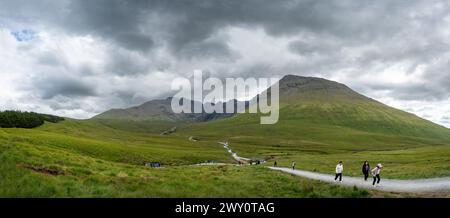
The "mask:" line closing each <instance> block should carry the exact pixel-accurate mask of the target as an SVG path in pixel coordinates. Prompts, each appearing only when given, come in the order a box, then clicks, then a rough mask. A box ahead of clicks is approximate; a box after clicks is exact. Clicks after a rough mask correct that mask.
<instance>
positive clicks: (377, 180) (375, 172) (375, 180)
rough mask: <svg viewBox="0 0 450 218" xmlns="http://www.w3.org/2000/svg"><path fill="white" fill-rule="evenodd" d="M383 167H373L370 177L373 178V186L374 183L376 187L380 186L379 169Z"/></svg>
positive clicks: (378, 165)
mask: <svg viewBox="0 0 450 218" xmlns="http://www.w3.org/2000/svg"><path fill="white" fill-rule="evenodd" d="M382 167H383V166H382V165H381V164H380V163H379V164H377V167H375V168H373V170H372V176H373V184H372V185H373V186H375V183H376V184H377V185H378V184H380V180H381V178H380V173H381V168H382Z"/></svg>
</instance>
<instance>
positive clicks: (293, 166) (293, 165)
mask: <svg viewBox="0 0 450 218" xmlns="http://www.w3.org/2000/svg"><path fill="white" fill-rule="evenodd" d="M292 170H295V162H292Z"/></svg>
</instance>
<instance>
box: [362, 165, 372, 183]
mask: <svg viewBox="0 0 450 218" xmlns="http://www.w3.org/2000/svg"><path fill="white" fill-rule="evenodd" d="M369 172H370V164H369V161H367V160H366V161H365V162H364V164H363V166H362V173H363V175H364V181H367V178H369Z"/></svg>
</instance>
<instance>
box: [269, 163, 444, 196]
mask: <svg viewBox="0 0 450 218" xmlns="http://www.w3.org/2000/svg"><path fill="white" fill-rule="evenodd" d="M269 168H270V169H272V170H279V171H282V172H286V173H290V174H294V175H297V176H301V177H305V178H309V179H314V180H319V181H322V182H328V183H335V181H334V175H327V174H322V173H315V172H309V171H303V170H292V169H289V168H281V167H269ZM381 176H383V174H381ZM336 184H339V185H344V186H356V187H358V188H366V189H376V190H380V191H388V192H409V193H421V192H441V191H450V177H443V178H432V179H415V180H397V179H384V178H383V177H382V178H381V182H380V185H379V186H377V187H373V186H372V177H369V179H368V181H364V179H363V178H362V176H361V177H348V176H343V177H342V183H339V182H337V183H336Z"/></svg>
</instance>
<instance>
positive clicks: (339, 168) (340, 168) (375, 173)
mask: <svg viewBox="0 0 450 218" xmlns="http://www.w3.org/2000/svg"><path fill="white" fill-rule="evenodd" d="M295 165H296V163H295V162H292V165H291V166H292V170H295ZM274 166H275V167H276V166H277V162H276V161H275V162H274ZM381 168H383V166H382V165H381V164H380V163H379V164H377V166H376V167H375V168H373V169H370V164H369V161H364V164H363V166H362V173H363V175H364V181H367V179H368V178H369V174H370V173H371V174H372V177H373V182H372V185H373V186H376V185H378V184H380V181H381V177H380V173H381ZM343 172H344V164H343V163H342V161H339V163H338V164H337V165H336V176H335V177H334V181H336V182H337V181H338V179H339V182H342V173H343Z"/></svg>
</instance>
